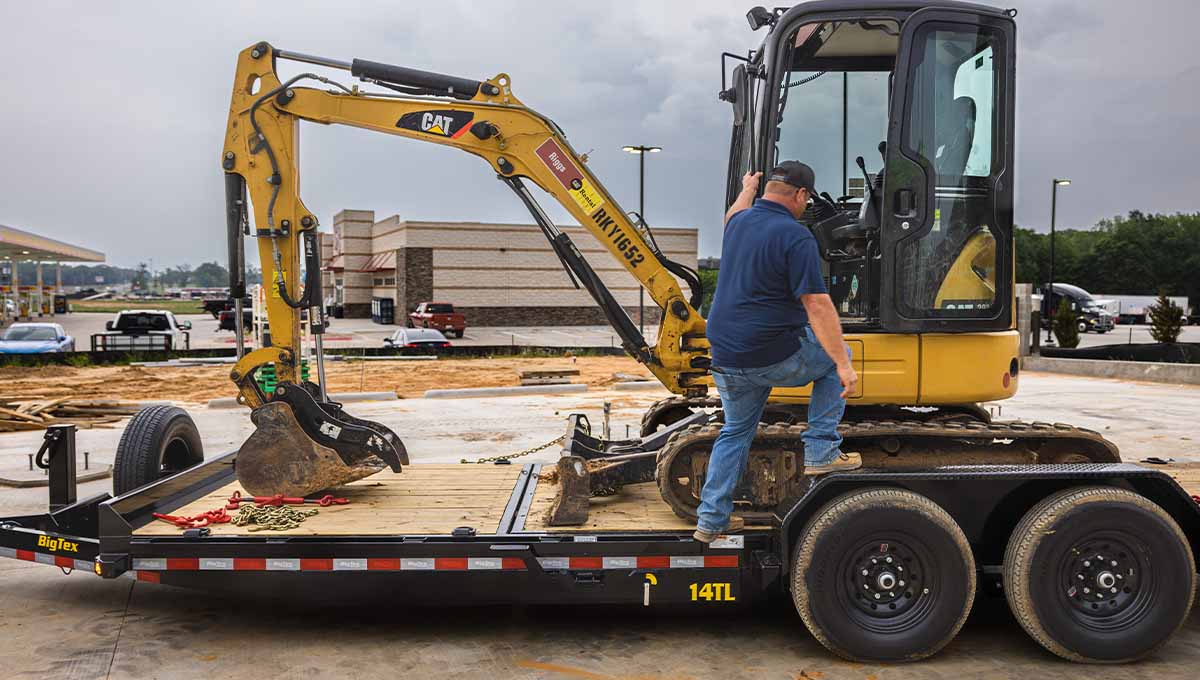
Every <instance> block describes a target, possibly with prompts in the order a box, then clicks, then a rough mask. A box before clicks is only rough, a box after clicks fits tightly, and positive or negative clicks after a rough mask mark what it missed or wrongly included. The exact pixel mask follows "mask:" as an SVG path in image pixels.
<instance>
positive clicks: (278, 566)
mask: <svg viewBox="0 0 1200 680" xmlns="http://www.w3.org/2000/svg"><path fill="white" fill-rule="evenodd" d="M267 571H300V560H290V559H284V560H281V559H271V558H267Z"/></svg>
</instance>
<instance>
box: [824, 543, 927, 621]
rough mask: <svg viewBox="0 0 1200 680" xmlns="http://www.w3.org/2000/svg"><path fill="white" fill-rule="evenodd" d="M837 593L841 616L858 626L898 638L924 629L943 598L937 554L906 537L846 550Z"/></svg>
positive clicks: (839, 570)
mask: <svg viewBox="0 0 1200 680" xmlns="http://www.w3.org/2000/svg"><path fill="white" fill-rule="evenodd" d="M837 573H839V574H841V575H842V579H841V587H840V588H838V589H837V590H836V592H837V601H838V604H839V605H841V609H842V612H843V613H844V614H845V615H846V616H847V617H848V618H849V619H850V620H852V621H853V622H854V623H855V624H856V625H858V626H859V627H861V628H863V629H865V630H868V631H871V632H873V633H880V634H897V633H903V632H906V631H909V630H912V629H914V628H916V627H918V626H920V625H921V624H922V623H924V621H925V620H926V619H927V618H928V616H929V614H930V612H932V611H933V610H934V609H935V608H936V606H937V604H938V602H939V601H940V599H941V598H942V590H943V584H942V578H941V574H940V573H939V571H938V569H937V562H936V560H935V558H934V555H933V551H932V550H930V549H929V547H928V546H927V545H925V543H924V542H923V541H921V540H920V539H919V538H917V537H915V536H912V535H910V534H906V533H902V532H887V533H883V532H881V533H879V534H876V535H874V536H872V537H870V538H868V539H866V540H864V541H862V542H860V543H859V544H858V547H857V548H855V549H854V550H851V551H847V552H846V553H845V554H844V555H843V556H842V559H841V561H840V563H839V566H838V572H837Z"/></svg>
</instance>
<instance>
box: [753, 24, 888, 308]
mask: <svg viewBox="0 0 1200 680" xmlns="http://www.w3.org/2000/svg"><path fill="white" fill-rule="evenodd" d="M899 33H900V25H899V23H898V22H897V21H896V20H894V19H889V18H881V19H870V20H864V19H850V20H845V21H814V22H809V23H803V24H801V25H799V26H798V27H796V28H795V29H792V31H791V33H790V34H788V35H787V37H786V38H785V39H784V40H782V42H781V49H782V51H783V53H782V56H781V63H780V66H781V68H780V69H779V71H778V74H779V75H778V76H777V77H776V78H775V79H774V87H776V88H777V89H776V91H775V93H774V94H775V99H774V102H773V107H774V110H773V111H770V112H769V113H770V114H772V115H771V117H770V120H771V121H772V122H771V124H770V125H771V127H770V129H771V130H772V133H773V134H772V135H771V136H770V137H769V138H768V141H767V158H766V159H765V162H764V164H763V165H764V167H770V166H772V165H775V164H777V163H779V162H781V161H784V160H790V159H794V160H799V161H803V162H805V163H807V164H809V165H810V166H812V168H813V170H814V171H815V172H816V176H817V186H816V189H817V192H818V193H819V194H822V195H821V196H818V197H815V198H814V200H813V203H812V205H811V206H810V208H809V211H808V213H807V214H806V215H805V217H804V218H803V219H802V222H804V224H805V225H807V227H808V228H809V229H811V230H812V232H813V235H814V236H816V238H817V242H818V245H819V248H820V252H821V255H822V257H823V258H824V260H825V262H826V264H825V275H826V280H827V284H828V288H829V291H830V295H831V296H832V297H833V301H834V304H835V306H836V307H837V308H838V310H839V313H840V314H841V316H842V317H843V318H844V319H846V320H861V321H864V322H870V321H871V320H872V319H873V318H874V317H875V316H876V315H877V312H876V309H877V306H878V302H877V298H876V295H875V294H874V287H873V286H872V285H871V284H870V281H871V280H873V279H875V278H877V275H876V274H874V273H873V271H872V270H873V269H877V267H878V265H877V264H876V263H875V261H874V260H875V258H874V257H873V255H874V254H875V253H877V243H878V233H879V204H880V198H879V194H880V190H881V180H882V169H883V155H882V145H881V142H882V141H883V140H885V139H886V137H887V131H888V111H889V89H890V86H891V85H890V83H891V73H892V69H893V68H894V65H895V57H896V50H897V45H898V36H899ZM860 159H861V162H862V166H861V167H860V165H859V161H860Z"/></svg>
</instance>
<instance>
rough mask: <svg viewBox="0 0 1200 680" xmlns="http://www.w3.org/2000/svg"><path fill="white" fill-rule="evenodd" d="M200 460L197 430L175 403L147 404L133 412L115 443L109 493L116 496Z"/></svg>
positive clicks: (196, 463) (201, 453)
mask: <svg viewBox="0 0 1200 680" xmlns="http://www.w3.org/2000/svg"><path fill="white" fill-rule="evenodd" d="M203 461H204V446H203V444H201V442H200V430H198V429H196V423H195V422H194V421H193V420H192V417H191V416H189V415H188V414H187V411H184V410H183V409H181V408H179V407H177V406H147V407H146V408H144V409H142V410H140V411H138V412H137V414H136V415H134V416H133V419H132V420H130V421H129V425H127V426H126V427H125V432H124V433H122V434H121V443H119V444H117V458H116V461H115V462H114V464H113V494H114V495H117V496H120V495H122V494H125V493H128V492H130V491H132V490H134V489H136V488H138V487H140V486H145V485H146V484H149V483H150V482H153V481H156V480H159V479H162V478H163V477H166V476H168V475H172V474H175V473H176V472H180V471H182V470H186V469H188V468H190V467H192V466H195V465H199V464H200V463H202V462H203Z"/></svg>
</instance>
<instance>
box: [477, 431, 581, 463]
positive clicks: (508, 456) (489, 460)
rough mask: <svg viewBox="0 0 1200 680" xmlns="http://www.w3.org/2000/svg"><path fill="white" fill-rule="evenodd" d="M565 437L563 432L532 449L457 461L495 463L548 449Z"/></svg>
mask: <svg viewBox="0 0 1200 680" xmlns="http://www.w3.org/2000/svg"><path fill="white" fill-rule="evenodd" d="M566 438H567V435H565V434H564V435H562V436H561V437H557V438H555V439H551V440H550V441H548V442H546V443H545V444H541V445H539V446H535V447H533V448H532V449H525V450H524V451H518V452H517V453H508V454H505V455H503V456H491V457H489V458H480V459H479V460H467V459H466V458H463V459H462V460H460V461H458V462H460V463H495V462H496V461H500V460H512V459H513V458H520V457H521V456H528V455H529V454H531V453H537V452H538V451H541V450H543V449H548V448H550V447H551V446H554V445H555V444H558V443H559V442H561V441H562V440H564V439H566Z"/></svg>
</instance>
